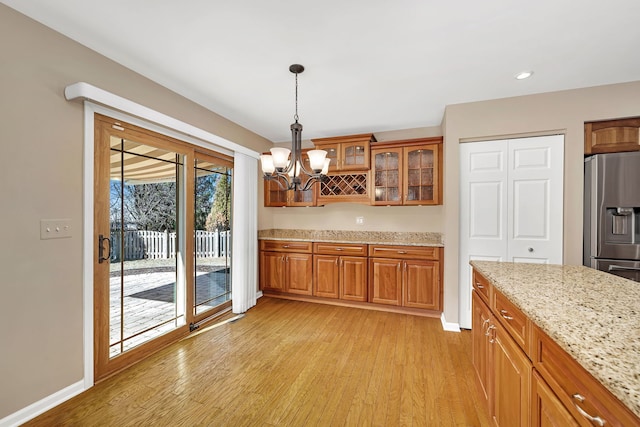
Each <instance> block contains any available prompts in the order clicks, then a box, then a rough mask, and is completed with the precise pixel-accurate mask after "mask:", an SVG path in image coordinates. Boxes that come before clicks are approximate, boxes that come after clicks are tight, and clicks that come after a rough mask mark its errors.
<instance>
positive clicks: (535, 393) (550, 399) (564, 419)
mask: <svg viewBox="0 0 640 427" xmlns="http://www.w3.org/2000/svg"><path fill="white" fill-rule="evenodd" d="M579 426H580V424H578V422H577V421H576V419H575V418H573V416H571V414H570V413H569V411H568V410H567V408H565V407H564V405H563V404H562V402H561V401H560V400H559V399H558V397H557V396H556V395H555V394H553V390H551V388H550V387H549V386H548V385H547V383H546V382H545V381H544V379H542V377H541V376H540V374H539V373H538V371H536V370H535V369H534V370H533V376H532V377H531V427H579Z"/></svg>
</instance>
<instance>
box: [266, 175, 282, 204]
mask: <svg viewBox="0 0 640 427" xmlns="http://www.w3.org/2000/svg"><path fill="white" fill-rule="evenodd" d="M264 205H265V206H269V207H273V206H286V205H287V191H285V190H283V189H282V188H280V186H279V185H278V182H277V181H275V180H274V181H264Z"/></svg>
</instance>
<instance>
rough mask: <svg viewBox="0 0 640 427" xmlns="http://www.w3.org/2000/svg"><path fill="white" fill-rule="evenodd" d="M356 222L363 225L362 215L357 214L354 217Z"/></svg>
mask: <svg viewBox="0 0 640 427" xmlns="http://www.w3.org/2000/svg"><path fill="white" fill-rule="evenodd" d="M356 224H357V225H363V224H364V217H363V216H357V217H356Z"/></svg>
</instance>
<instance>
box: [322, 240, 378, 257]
mask: <svg viewBox="0 0 640 427" xmlns="http://www.w3.org/2000/svg"><path fill="white" fill-rule="evenodd" d="M313 253H316V254H322V255H346V256H367V245H359V244H352V243H314V244H313Z"/></svg>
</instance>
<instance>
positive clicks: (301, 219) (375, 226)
mask: <svg viewBox="0 0 640 427" xmlns="http://www.w3.org/2000/svg"><path fill="white" fill-rule="evenodd" d="M372 132H373V133H374V135H375V137H376V139H377V140H378V141H393V140H399V139H409V138H425V137H430V136H440V135H442V128H441V127H440V126H434V127H423V128H415V129H403V130H396V131H385V132H375V131H372ZM277 145H281V146H290V145H291V143H290V142H289V143H279V144H277ZM310 145H311V143H310V142H308V141H307V143H306V144H305V146H310ZM260 188H261V189H263V188H264V187H263V186H262V185H261V186H260ZM260 206H261V209H260V212H259V218H260V219H259V223H258V228H259V229H261V230H262V229H269V228H285V229H302V230H327V229H331V230H362V231H422V232H425V231H435V232H441V231H442V227H443V225H442V212H443V207H442V206H368V205H359V204H354V203H335V204H329V205H326V206H322V207H308V208H306V207H288V208H265V207H264V203H260ZM359 216H361V217H363V218H364V224H363V225H356V217H359Z"/></svg>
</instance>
